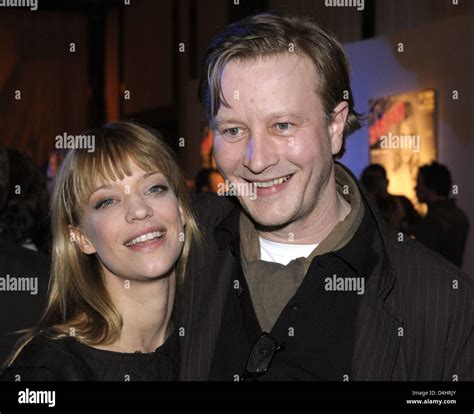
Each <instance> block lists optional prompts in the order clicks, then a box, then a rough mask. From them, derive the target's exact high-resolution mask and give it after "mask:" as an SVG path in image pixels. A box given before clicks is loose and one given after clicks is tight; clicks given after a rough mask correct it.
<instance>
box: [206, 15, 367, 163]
mask: <svg viewBox="0 0 474 414" xmlns="http://www.w3.org/2000/svg"><path fill="white" fill-rule="evenodd" d="M290 52H293V53H299V54H300V55H303V56H307V57H308V58H310V59H311V60H312V62H313V64H314V66H315V69H316V72H317V74H318V76H319V81H318V84H317V85H314V89H315V92H316V93H318V94H319V96H320V97H321V100H322V104H323V108H324V112H325V116H326V120H327V121H330V120H331V119H332V113H333V110H334V107H335V106H336V105H337V104H338V103H339V102H341V101H347V103H348V104H349V114H348V117H347V121H346V125H345V127H344V135H343V137H344V141H345V138H346V137H347V136H348V135H350V134H351V133H353V132H354V131H356V130H357V129H359V128H360V120H361V116H360V115H359V114H358V113H357V112H356V111H355V110H354V99H353V97H352V91H351V86H350V77H349V61H348V59H347V57H346V55H345V53H344V50H343V48H342V46H341V44H340V43H339V41H338V40H336V38H335V37H334V36H333V35H332V34H330V33H328V32H327V31H325V30H324V29H323V28H322V27H321V26H320V25H319V24H318V23H317V22H316V21H315V20H314V19H313V18H312V17H287V16H280V15H278V14H276V13H260V14H255V15H252V16H248V17H246V18H244V19H243V20H241V21H239V22H237V23H233V24H231V25H229V26H227V28H225V29H224V31H223V32H222V33H221V34H219V35H218V36H216V37H215V38H214V39H212V41H211V43H210V45H209V48H208V49H207V51H206V54H205V56H204V61H203V68H202V72H201V82H200V86H199V98H200V100H201V103H202V104H203V106H204V110H205V113H206V116H207V118H208V119H209V120H210V121H212V119H213V118H214V117H215V116H216V115H217V112H218V111H219V108H220V105H221V104H223V105H225V106H228V103H227V102H226V101H225V99H224V98H223V96H222V89H221V74H222V71H223V70H224V67H225V65H226V64H227V63H229V62H230V61H232V60H239V61H246V60H252V59H257V58H259V57H262V56H272V55H278V54H282V53H290ZM211 123H212V122H211ZM344 147H345V145H344V142H343V145H342V147H341V150H340V151H339V152H338V153H337V154H336V155H335V158H340V157H341V156H342V155H343V154H344V151H345V148H344Z"/></svg>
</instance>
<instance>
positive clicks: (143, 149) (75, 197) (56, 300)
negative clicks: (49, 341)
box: [6, 122, 200, 366]
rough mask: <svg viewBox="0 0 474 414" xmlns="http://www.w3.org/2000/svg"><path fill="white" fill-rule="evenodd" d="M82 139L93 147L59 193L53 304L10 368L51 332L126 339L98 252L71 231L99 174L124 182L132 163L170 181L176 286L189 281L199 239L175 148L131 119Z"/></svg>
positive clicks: (55, 198) (78, 155)
mask: <svg viewBox="0 0 474 414" xmlns="http://www.w3.org/2000/svg"><path fill="white" fill-rule="evenodd" d="M83 135H86V136H90V137H93V140H94V141H92V142H94V144H95V148H94V150H93V151H91V152H89V151H88V150H87V149H73V150H71V151H69V153H68V154H67V156H66V157H65V159H64V161H63V163H62V165H61V168H60V171H59V173H58V176H57V178H56V183H55V187H54V190H53V195H52V201H51V223H52V236H53V246H52V269H51V280H50V288H49V298H48V304H47V306H46V310H45V312H44V314H43V316H42V318H41V321H40V323H39V324H38V326H37V327H36V328H33V329H31V330H29V331H27V333H26V334H25V335H24V336H23V337H22V338H21V339H20V340H19V342H18V345H17V347H16V350H15V351H14V352H13V354H12V355H11V356H10V358H9V359H8V360H7V362H6V365H7V366H8V365H11V363H12V362H13V361H14V360H15V358H16V356H17V355H18V354H19V353H20V351H21V350H22V349H23V347H24V346H25V345H26V344H27V343H28V342H29V341H30V340H31V339H32V338H33V337H34V336H35V335H37V334H38V333H39V332H41V331H43V330H45V329H47V328H50V329H48V335H50V336H52V337H53V338H60V337H64V336H74V337H75V338H76V339H78V340H79V341H81V342H83V343H86V344H88V345H97V344H109V343H112V342H114V341H115V340H116V339H117V338H118V336H119V335H120V331H121V328H122V318H121V316H120V314H119V313H118V311H117V309H116V308H115V307H114V305H113V303H112V301H111V298H110V296H109V295H108V292H107V290H106V287H105V283H104V279H103V277H102V271H101V266H100V262H99V260H98V258H97V257H96V255H86V254H84V253H82V252H81V251H80V249H79V247H78V246H77V244H76V243H73V242H72V241H73V240H72V239H71V234H70V229H69V227H70V226H75V227H78V226H79V223H80V220H81V211H82V209H83V207H84V206H85V205H86V203H87V202H88V201H89V198H90V195H91V194H92V192H93V189H94V188H95V187H96V184H97V182H96V179H97V178H98V177H99V178H101V179H103V180H104V181H109V180H111V181H113V180H116V179H120V180H121V179H123V178H124V177H125V175H131V171H130V161H131V160H133V162H135V163H136V165H137V166H139V167H140V168H141V169H143V170H144V171H159V172H161V173H162V174H163V175H164V176H165V177H166V178H167V180H168V183H169V185H170V187H171V188H172V190H173V191H174V193H175V194H176V197H177V199H178V201H179V203H180V205H181V208H182V210H183V214H184V218H185V219H184V220H185V222H184V225H185V227H184V228H185V232H184V233H185V234H184V246H183V250H182V253H181V255H180V257H179V259H178V261H177V264H176V275H177V279H178V283H179V282H180V281H182V278H183V277H184V273H185V266H186V261H187V258H188V255H189V251H190V246H191V244H192V243H193V242H195V241H198V240H199V238H200V235H199V230H198V226H197V224H196V221H195V218H194V215H193V213H192V210H191V205H190V201H189V194H188V190H187V188H186V184H185V179H184V176H183V174H182V172H181V170H180V168H179V166H178V164H177V162H176V160H175V157H174V154H173V152H172V150H171V149H170V148H169V147H168V146H167V145H166V144H165V143H164V142H163V141H162V139H161V136H160V135H159V134H158V133H157V132H156V131H153V130H151V129H147V128H144V127H142V126H139V125H138V124H135V123H132V122H115V123H110V124H107V125H105V126H104V127H102V128H98V129H95V130H90V131H87V132H85V133H84V134H83Z"/></svg>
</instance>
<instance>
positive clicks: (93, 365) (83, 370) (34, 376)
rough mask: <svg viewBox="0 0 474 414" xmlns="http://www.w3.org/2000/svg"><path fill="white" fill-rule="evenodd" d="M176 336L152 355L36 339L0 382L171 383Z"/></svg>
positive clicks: (69, 340)
mask: <svg viewBox="0 0 474 414" xmlns="http://www.w3.org/2000/svg"><path fill="white" fill-rule="evenodd" d="M178 357H179V354H178V343H177V333H173V334H172V335H170V336H169V337H168V339H167V340H166V341H165V343H164V344H163V345H161V346H160V347H158V348H157V349H156V350H155V352H148V353H141V352H135V353H133V352H128V353H124V352H113V351H107V350H102V349H96V348H93V347H90V346H87V345H85V344H83V343H81V342H79V341H77V340H75V339H74V338H72V337H65V338H59V339H53V338H51V337H50V335H49V334H48V333H47V331H46V333H40V334H38V335H36V336H35V337H34V338H33V339H32V340H31V341H30V342H29V343H28V344H27V345H26V346H25V347H24V348H23V349H22V351H21V352H20V354H19V355H18V356H17V358H16V359H15V360H14V361H13V364H12V365H11V366H10V367H9V368H7V369H4V370H3V371H1V372H0V381H175V380H176V378H177V375H178V374H177V370H178V367H177V366H178Z"/></svg>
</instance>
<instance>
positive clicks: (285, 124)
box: [276, 122, 291, 132]
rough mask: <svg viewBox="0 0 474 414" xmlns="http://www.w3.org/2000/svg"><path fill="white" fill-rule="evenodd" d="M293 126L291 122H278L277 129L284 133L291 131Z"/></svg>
mask: <svg viewBox="0 0 474 414" xmlns="http://www.w3.org/2000/svg"><path fill="white" fill-rule="evenodd" d="M290 126H291V124H290V123H289V122H278V123H277V124H276V127H277V129H278V131H281V132H284V131H288V130H289V129H290Z"/></svg>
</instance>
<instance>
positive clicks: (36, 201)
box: [0, 149, 50, 253]
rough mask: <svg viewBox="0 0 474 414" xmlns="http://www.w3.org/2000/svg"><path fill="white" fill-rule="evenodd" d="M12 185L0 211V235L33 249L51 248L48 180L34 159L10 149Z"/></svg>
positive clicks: (46, 251) (43, 249)
mask: <svg viewBox="0 0 474 414" xmlns="http://www.w3.org/2000/svg"><path fill="white" fill-rule="evenodd" d="M7 154H8V161H9V166H10V171H9V186H8V193H7V198H6V202H5V206H4V208H3V209H2V211H1V212H0V238H1V239H2V240H6V241H8V242H10V243H14V244H16V245H18V246H22V247H25V248H27V249H30V250H34V251H40V252H43V253H48V251H49V240H50V237H49V235H50V230H49V220H48V217H49V216H48V210H49V194H48V191H47V188H46V181H45V178H44V176H43V174H42V173H41V170H40V168H39V167H37V166H36V165H35V164H34V163H33V161H32V160H31V159H30V158H28V157H27V156H26V155H24V154H21V153H20V152H18V151H16V150H11V149H9V150H7Z"/></svg>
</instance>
